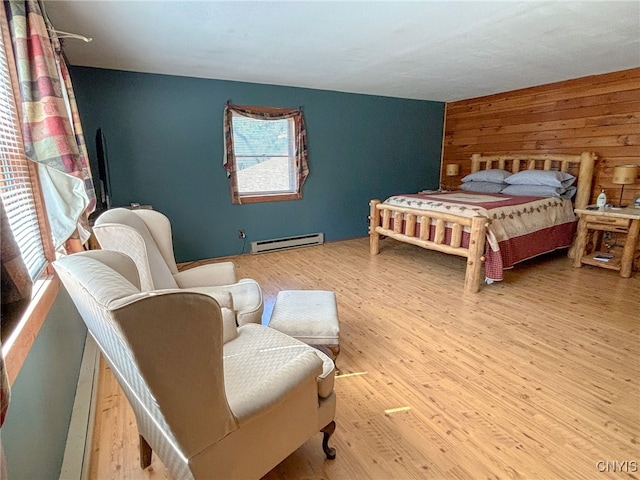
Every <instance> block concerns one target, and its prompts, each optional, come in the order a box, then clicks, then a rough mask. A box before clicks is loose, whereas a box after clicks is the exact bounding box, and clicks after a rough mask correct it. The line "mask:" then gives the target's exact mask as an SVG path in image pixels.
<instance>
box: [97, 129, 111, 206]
mask: <svg viewBox="0 0 640 480" xmlns="http://www.w3.org/2000/svg"><path fill="white" fill-rule="evenodd" d="M96 156H97V158H98V185H97V187H98V192H97V205H96V210H98V211H104V210H108V209H109V208H111V178H110V176H109V159H108V156H107V141H106V138H105V136H104V133H103V132H102V128H98V131H97V132H96Z"/></svg>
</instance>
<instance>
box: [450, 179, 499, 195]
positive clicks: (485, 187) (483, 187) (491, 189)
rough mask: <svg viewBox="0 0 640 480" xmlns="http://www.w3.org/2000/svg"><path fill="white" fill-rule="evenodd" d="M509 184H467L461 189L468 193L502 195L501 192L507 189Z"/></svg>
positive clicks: (461, 186)
mask: <svg viewBox="0 0 640 480" xmlns="http://www.w3.org/2000/svg"><path fill="white" fill-rule="evenodd" d="M508 185H509V184H507V183H493V182H475V181H474V182H466V183H463V184H462V185H460V187H459V188H460V189H462V190H466V191H467V192H482V193H500V191H501V190H502V189H503V188H504V187H507V186H508Z"/></svg>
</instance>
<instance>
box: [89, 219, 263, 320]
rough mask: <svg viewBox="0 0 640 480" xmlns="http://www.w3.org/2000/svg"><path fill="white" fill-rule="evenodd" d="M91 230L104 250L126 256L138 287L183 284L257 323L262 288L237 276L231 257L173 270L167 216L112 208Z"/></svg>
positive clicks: (175, 266) (179, 286)
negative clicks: (137, 278) (133, 266)
mask: <svg viewBox="0 0 640 480" xmlns="http://www.w3.org/2000/svg"><path fill="white" fill-rule="evenodd" d="M93 232H94V234H95V236H96V239H97V240H98V243H100V246H101V247H102V248H103V249H105V250H114V251H117V252H122V253H124V254H126V255H128V256H130V257H131V258H132V259H133V261H134V262H135V263H136V266H137V267H138V271H139V274H140V282H141V285H142V290H143V291H149V290H156V289H163V288H185V289H189V290H191V291H199V292H201V293H205V294H207V295H210V296H212V297H213V298H215V299H216V300H217V301H218V303H219V304H220V306H221V307H224V308H228V309H230V310H232V311H234V312H235V315H236V320H237V322H238V325H244V324H246V323H260V322H261V321H262V312H263V309H264V305H263V300H262V290H261V289H260V286H259V285H258V284H257V283H256V281H255V280H252V279H248V278H245V279H242V280H237V278H236V269H235V265H234V264H233V262H217V263H210V264H205V265H200V266H197V267H195V268H190V269H188V270H184V271H182V272H179V271H178V267H177V265H176V260H175V257H174V254H173V240H172V235H171V223H170V222H169V219H168V218H167V217H166V216H165V215H163V214H162V213H160V212H157V211H155V210H147V209H139V210H129V209H126V208H114V209H112V210H107V211H106V212H104V213H103V214H102V215H100V216H99V217H98V218H97V220H96V222H95V224H94V226H93Z"/></svg>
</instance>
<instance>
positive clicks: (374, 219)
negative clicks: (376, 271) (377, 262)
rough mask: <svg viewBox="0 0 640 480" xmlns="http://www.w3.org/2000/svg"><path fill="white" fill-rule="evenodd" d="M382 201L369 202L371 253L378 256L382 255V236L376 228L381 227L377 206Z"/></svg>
mask: <svg viewBox="0 0 640 480" xmlns="http://www.w3.org/2000/svg"><path fill="white" fill-rule="evenodd" d="M379 203H380V200H377V199H374V200H371V201H370V202H369V207H370V212H369V253H371V255H377V254H378V253H380V234H379V233H378V232H377V231H376V228H377V227H379V226H380V210H378V208H377V206H378V204H379Z"/></svg>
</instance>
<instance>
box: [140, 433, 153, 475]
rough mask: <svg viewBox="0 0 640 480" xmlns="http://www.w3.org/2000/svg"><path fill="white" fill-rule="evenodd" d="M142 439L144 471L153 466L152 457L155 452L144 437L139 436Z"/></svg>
mask: <svg viewBox="0 0 640 480" xmlns="http://www.w3.org/2000/svg"><path fill="white" fill-rule="evenodd" d="M138 437H139V439H140V468H142V469H143V470H144V469H145V468H147V467H148V466H149V465H151V455H152V453H153V450H152V449H151V447H150V446H149V444H148V443H147V441H146V440H145V439H144V437H143V436H142V435H138Z"/></svg>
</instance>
